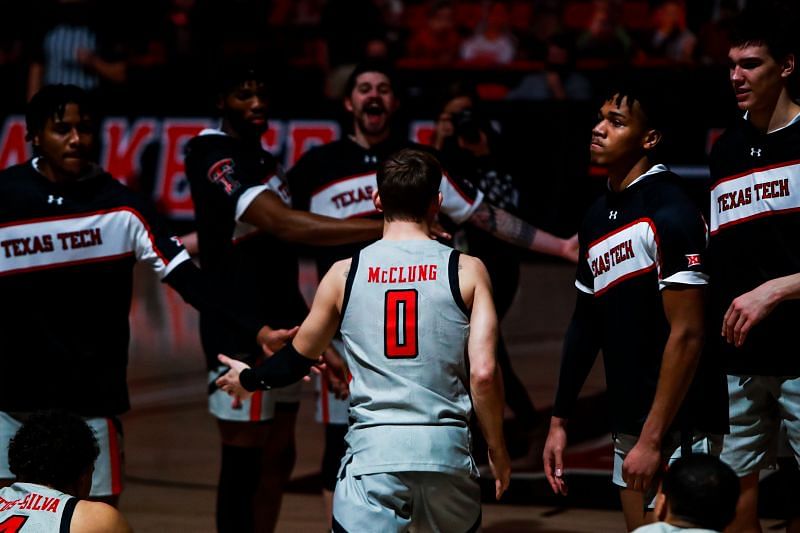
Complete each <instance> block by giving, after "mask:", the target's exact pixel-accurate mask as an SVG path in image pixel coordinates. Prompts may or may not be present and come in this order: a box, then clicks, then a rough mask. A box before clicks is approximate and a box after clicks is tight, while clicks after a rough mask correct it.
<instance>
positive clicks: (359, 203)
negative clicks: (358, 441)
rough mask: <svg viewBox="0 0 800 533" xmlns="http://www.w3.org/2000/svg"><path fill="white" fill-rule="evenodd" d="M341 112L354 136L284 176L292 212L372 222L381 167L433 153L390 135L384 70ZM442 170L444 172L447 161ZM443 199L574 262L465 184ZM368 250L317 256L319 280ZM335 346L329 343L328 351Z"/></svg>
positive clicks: (472, 219)
mask: <svg viewBox="0 0 800 533" xmlns="http://www.w3.org/2000/svg"><path fill="white" fill-rule="evenodd" d="M344 106H345V109H346V110H347V111H348V112H349V113H350V114H352V118H353V133H352V134H351V135H348V136H346V137H344V138H342V139H339V140H337V141H334V142H332V143H329V144H327V145H324V146H319V147H316V148H313V149H311V150H309V151H308V152H307V153H306V154H305V155H303V157H301V158H300V160H299V161H298V162H297V164H295V166H294V167H292V168H291V169H290V170H289V172H288V174H287V176H288V179H289V187H290V188H291V191H292V201H293V202H294V205H295V207H297V208H298V209H304V210H308V211H311V212H312V213H317V214H322V215H328V216H332V217H335V218H342V219H345V218H354V217H355V218H362V217H370V218H378V217H380V214H379V213H378V212H377V211H376V210H375V207H374V205H373V203H372V192H373V191H374V190H376V187H377V184H376V181H375V176H376V172H377V169H378V167H379V165H380V164H381V163H382V162H383V161H384V160H385V159H386V158H387V157H389V156H390V155H391V154H393V153H395V152H397V151H399V150H401V149H403V148H414V149H418V150H424V151H429V152H435V151H434V150H433V149H432V148H430V147H427V146H422V145H419V144H416V143H413V142H411V141H409V140H408V139H407V138H405V137H404V136H401V135H398V133H399V132H396V131H393V130H392V124H393V123H392V119H393V117H394V114H395V112H396V111H397V108H398V106H399V101H398V99H397V95H396V94H395V87H394V85H393V79H392V71H391V69H389V68H388V66H387V65H386V64H384V63H381V62H375V61H371V62H366V63H363V64H361V65H358V66H357V67H356V69H355V70H354V71H353V73H352V74H351V76H350V78H349V80H348V83H347V87H346V91H345V98H344ZM437 155H438V154H437ZM442 163H443V165H444V166H445V169H446V168H447V161H442ZM441 192H442V196H443V201H442V209H441V212H442V213H443V214H444V215H446V216H447V217H448V218H450V219H451V220H452V221H453V222H455V223H457V224H462V223H469V224H471V225H473V226H476V227H478V228H481V229H483V230H485V231H487V232H488V233H490V234H491V235H493V236H495V237H497V238H499V239H503V240H505V241H507V242H510V243H511V244H514V245H516V246H519V247H522V248H528V249H531V250H534V251H538V252H543V253H548V254H551V255H556V256H560V257H564V258H567V259H570V260H572V261H575V260H576V259H577V257H576V254H577V240H575V239H561V238H558V237H555V236H554V235H551V234H549V233H547V232H546V231H541V230H538V229H537V228H535V227H533V226H531V225H530V224H528V223H527V222H525V221H523V220H521V219H519V218H517V217H516V216H514V215H511V214H510V213H508V212H507V211H505V210H503V209H500V208H498V207H496V206H494V205H492V204H490V203H489V202H485V201H484V196H483V193H482V192H481V191H480V190H478V189H476V188H475V187H474V186H473V185H472V184H471V183H470V182H468V181H466V180H461V179H457V177H454V176H450V175H449V174H448V173H447V172H446V171H445V174H444V178H443V179H442V184H441ZM366 244H368V243H367V242H362V243H358V244H355V245H353V246H340V247H335V248H330V249H325V250H321V251H319V252H318V253H317V269H318V273H319V276H320V277H321V276H323V275H324V274H325V273H326V272H327V271H328V269H329V268H330V266H331V265H332V264H333V263H334V262H336V261H338V260H340V259H345V258H348V257H352V255H353V254H354V253H355V252H356V251H358V250H360V249H361V248H363V247H364V246H365V245H366ZM337 344H338V343H337V342H336V341H335V342H334V346H336V345H337ZM323 394H324V391H323ZM323 399H325V398H324V397H323ZM327 401H328V402H329V403H332V402H333V401H334V399H333V398H332V397H330V398H327ZM339 411H340V412H341V413H342V415H343V419H341V420H338V421H336V423H335V424H328V425H327V427H326V434H327V436H326V450H325V452H324V458H323V478H324V479H323V486H324V488H325V489H326V494H325V498H326V501H327V502H328V504H329V502H330V501H331V497H332V494H333V493H332V491H333V488H334V485H335V483H336V478H335V476H336V470H337V468H338V464H339V460H340V459H341V457H342V455H343V452H344V434H345V432H346V430H347V420H346V418H344V417H346V410H345V409H340V410H339ZM329 507H330V506H329Z"/></svg>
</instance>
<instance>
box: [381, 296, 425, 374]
mask: <svg viewBox="0 0 800 533" xmlns="http://www.w3.org/2000/svg"><path fill="white" fill-rule="evenodd" d="M385 302H386V305H385V306H384V311H383V313H384V317H383V318H384V320H383V323H384V324H385V326H384V327H385V329H384V332H383V347H384V354H385V355H386V357H388V358H389V359H410V358H413V357H416V356H417V355H418V354H419V350H418V346H419V344H418V342H419V339H418V337H417V330H418V328H417V318H418V315H417V302H418V294H417V291H416V289H404V290H392V291H386V300H385Z"/></svg>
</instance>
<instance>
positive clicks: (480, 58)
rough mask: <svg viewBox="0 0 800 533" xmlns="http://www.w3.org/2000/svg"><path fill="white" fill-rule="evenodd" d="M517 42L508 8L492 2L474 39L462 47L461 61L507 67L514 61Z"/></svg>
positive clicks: (500, 3)
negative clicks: (510, 23) (511, 27)
mask: <svg viewBox="0 0 800 533" xmlns="http://www.w3.org/2000/svg"><path fill="white" fill-rule="evenodd" d="M516 53H517V42H516V38H515V37H514V35H513V34H512V33H511V29H510V25H509V14H508V6H506V4H504V3H503V2H491V3H490V4H489V6H488V8H487V10H486V16H485V17H484V19H483V20H482V21H481V22H480V24H478V27H477V28H476V30H475V33H474V34H473V35H472V37H469V38H467V40H466V41H464V43H463V44H462V45H461V59H463V60H464V61H467V62H469V63H477V64H481V65H487V66H489V65H507V64H508V63H511V61H513V60H514V57H515V56H516Z"/></svg>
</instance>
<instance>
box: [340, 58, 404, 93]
mask: <svg viewBox="0 0 800 533" xmlns="http://www.w3.org/2000/svg"><path fill="white" fill-rule="evenodd" d="M365 72H379V73H381V74H383V75H384V76H386V77H387V78H388V79H389V84H390V85H392V89H394V88H395V87H394V76H395V73H394V69H393V68H392V66H391V64H389V62H388V61H384V60H381V59H368V60H366V61H363V62H361V63H359V64H358V65H356V68H354V69H353V72H351V73H350V76H348V78H347V83H346V84H345V86H344V94H345V96H347V97H349V96H350V95H351V94H352V93H353V89H355V88H356V81H357V80H358V77H359V76H361V75H362V74H364V73H365Z"/></svg>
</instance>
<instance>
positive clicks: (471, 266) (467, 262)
mask: <svg viewBox="0 0 800 533" xmlns="http://www.w3.org/2000/svg"><path fill="white" fill-rule="evenodd" d="M458 270H459V276H463V275H464V274H466V275H470V276H477V277H478V278H479V279H481V278H484V277H485V278H486V279H489V271H488V270H486V265H484V264H483V261H481V260H480V259H479V258H477V257H475V256H474V255H469V254H465V253H463V252H461V253H459V255H458Z"/></svg>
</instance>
